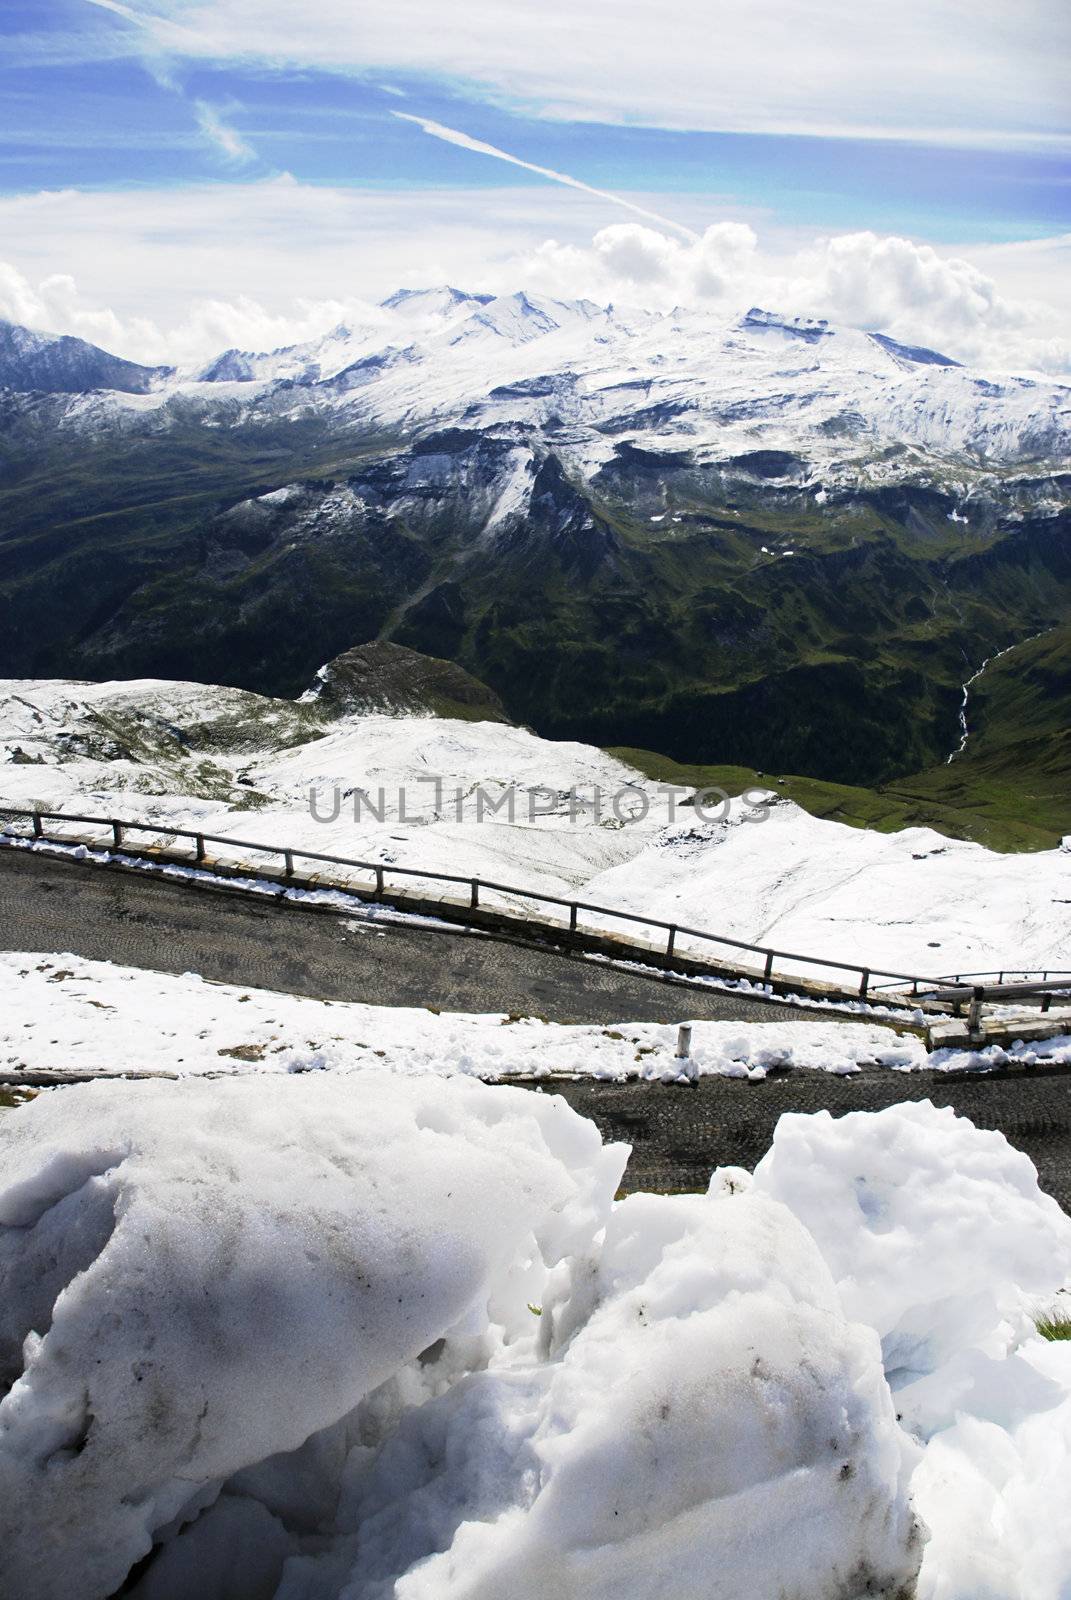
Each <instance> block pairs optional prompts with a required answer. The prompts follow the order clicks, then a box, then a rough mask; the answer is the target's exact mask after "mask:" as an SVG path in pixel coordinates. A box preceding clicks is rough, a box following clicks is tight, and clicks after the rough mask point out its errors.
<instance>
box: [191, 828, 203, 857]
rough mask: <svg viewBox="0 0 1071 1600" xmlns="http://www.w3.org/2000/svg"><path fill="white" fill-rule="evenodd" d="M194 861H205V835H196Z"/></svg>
mask: <svg viewBox="0 0 1071 1600" xmlns="http://www.w3.org/2000/svg"><path fill="white" fill-rule="evenodd" d="M193 842H194V851H195V854H194V860H195V861H203V860H204V858H205V836H204V834H203V833H198V834H195V835H194V841H193Z"/></svg>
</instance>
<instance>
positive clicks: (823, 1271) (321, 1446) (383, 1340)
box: [0, 1072, 921, 1600]
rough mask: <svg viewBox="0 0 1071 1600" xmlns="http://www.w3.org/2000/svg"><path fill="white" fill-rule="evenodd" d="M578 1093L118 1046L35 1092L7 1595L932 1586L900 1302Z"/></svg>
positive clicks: (775, 1213) (737, 1191)
mask: <svg viewBox="0 0 1071 1600" xmlns="http://www.w3.org/2000/svg"><path fill="white" fill-rule="evenodd" d="M625 1154H626V1152H625V1149H624V1147H621V1146H607V1147H604V1146H603V1145H602V1144H601V1141H600V1139H599V1136H598V1133H597V1131H596V1130H595V1128H594V1127H593V1126H592V1125H591V1124H590V1123H587V1122H585V1121H584V1120H583V1119H582V1118H580V1117H578V1116H577V1115H576V1114H575V1113H573V1112H572V1111H571V1110H570V1109H569V1108H568V1106H567V1105H566V1104H565V1103H564V1101H562V1100H560V1099H559V1098H557V1097H553V1096H550V1095H541V1094H537V1093H530V1092H527V1091H524V1090H520V1089H502V1088H495V1089H492V1088H488V1087H486V1086H484V1085H482V1084H479V1083H475V1082H469V1081H458V1080H454V1081H451V1082H443V1081H441V1080H438V1079H434V1078H432V1077H430V1076H425V1077H421V1078H419V1079H403V1078H399V1077H397V1076H393V1075H390V1074H386V1073H375V1072H368V1073H355V1074H351V1075H348V1076H347V1077H345V1078H333V1077H329V1076H327V1075H320V1074H317V1075H303V1076H300V1077H286V1076H279V1077H267V1076H260V1077H257V1078H256V1079H249V1080H242V1079H221V1080H205V1079H186V1080H182V1081H179V1082H170V1083H164V1082H145V1083H134V1084H132V1083H114V1082H113V1083H109V1082H104V1081H101V1082H97V1083H93V1084H88V1085H79V1086H74V1087H70V1088H67V1089H64V1090H62V1091H60V1092H57V1093H53V1094H49V1095H44V1096H41V1097H39V1098H38V1099H37V1100H35V1101H33V1102H31V1103H29V1104H27V1105H25V1106H22V1107H20V1108H18V1109H17V1110H14V1111H9V1112H5V1113H3V1114H2V1115H0V1172H2V1174H3V1176H2V1180H0V1364H2V1371H0V1378H2V1385H0V1392H3V1391H4V1390H6V1394H5V1397H4V1399H3V1401H2V1402H0V1505H3V1506H4V1508H5V1519H4V1520H5V1522H6V1524H7V1526H6V1531H5V1534H4V1544H3V1554H4V1575H3V1576H2V1577H0V1594H2V1595H3V1596H4V1600H15V1597H16V1596H17V1597H18V1600H59V1597H60V1596H63V1597H64V1600H71V1597H74V1596H77V1597H78V1600H104V1597H106V1596H108V1595H110V1594H112V1593H113V1592H114V1591H115V1590H116V1589H117V1588H118V1587H119V1586H120V1585H121V1584H122V1583H123V1582H124V1580H125V1578H126V1575H127V1573H128V1572H129V1570H130V1569H131V1567H132V1566H133V1565H134V1564H135V1563H137V1562H139V1561H140V1560H141V1559H142V1558H143V1557H145V1556H146V1555H147V1554H149V1552H150V1551H151V1550H153V1547H154V1546H156V1547H158V1548H157V1550H156V1553H155V1555H154V1556H153V1557H152V1558H151V1559H150V1561H149V1562H148V1563H147V1565H146V1567H145V1568H144V1570H143V1572H141V1573H140V1575H138V1576H137V1579H136V1581H135V1582H134V1585H133V1587H132V1589H131V1590H129V1591H128V1592H129V1593H131V1594H132V1595H134V1596H136V1597H137V1600H170V1597H177V1596H180V1595H181V1596H187V1597H188V1596H190V1595H192V1594H194V1593H196V1594H197V1595H198V1597H199V1600H268V1597H271V1596H277V1597H278V1600H299V1597H300V1600H329V1597H330V1600H335V1597H341V1596H345V1597H346V1600H431V1597H432V1596H434V1597H435V1600H503V1597H504V1596H507V1595H508V1596H509V1597H510V1600H552V1597H553V1600H611V1596H612V1597H614V1600H621V1597H624V1596H631V1597H636V1600H639V1597H643V1600H670V1597H672V1600H722V1597H724V1600H730V1597H732V1600H736V1597H738V1596H739V1595H741V1594H754V1595H772V1594H777V1593H790V1594H791V1595H792V1596H793V1597H794V1600H812V1597H813V1600H830V1597H832V1596H834V1595H835V1596H837V1597H838V1600H857V1597H858V1600H861V1597H862V1596H863V1595H864V1594H865V1595H870V1596H885V1597H886V1600H892V1597H894V1596H895V1597H897V1600H900V1597H903V1596H908V1595H910V1594H912V1593H913V1592H914V1585H915V1579H916V1575H917V1571H918V1567H919V1561H920V1555H921V1535H920V1531H919V1527H918V1524H917V1521H916V1519H915V1516H914V1514H913V1511H912V1508H911V1505H910V1501H909V1496H908V1487H907V1485H908V1478H909V1474H910V1470H911V1468H912V1467H913V1465H914V1461H915V1457H916V1454H917V1452H916V1450H915V1447H914V1446H913V1445H911V1444H910V1443H909V1441H908V1440H907V1438H906V1436H905V1435H904V1434H903V1433H902V1432H901V1430H900V1429H899V1427H898V1426H897V1422H896V1418H895V1415H894V1412H893V1407H892V1400H891V1396H890V1394H889V1390H888V1387H887V1385H886V1384H885V1381H884V1378H883V1374H882V1368H881V1356H880V1346H879V1341H878V1338H877V1335H876V1334H875V1332H874V1331H873V1330H872V1329H870V1328H867V1327H864V1326H861V1325H860V1324H857V1323H852V1322H849V1321H848V1320H847V1319H846V1317H845V1315H844V1313H843V1311H842V1309H841V1302H840V1298H839V1295H838V1292H837V1289H836V1287H835V1285H834V1282H833V1277H832V1275H831V1273H830V1271H829V1269H828V1267H827V1266H826V1265H825V1264H824V1262H823V1260H822V1257H821V1254H820V1253H819V1250H818V1248H817V1247H816V1245H815V1244H814V1242H813V1240H812V1239H811V1238H810V1236H809V1235H808V1233H807V1232H806V1230H805V1229H804V1227H803V1226H802V1225H801V1224H800V1223H799V1222H798V1221H797V1220H796V1219H795V1218H794V1217H793V1216H792V1215H791V1214H790V1212H789V1211H787V1210H786V1209H785V1207H784V1206H782V1205H781V1204H779V1203H778V1202H777V1201H776V1200H774V1199H771V1198H770V1197H769V1196H767V1195H765V1194H762V1193H760V1192H758V1191H757V1190H756V1189H753V1188H752V1187H751V1186H750V1185H749V1184H748V1183H747V1181H746V1179H745V1178H743V1177H742V1176H741V1177H735V1176H734V1175H733V1174H732V1173H731V1172H729V1173H723V1174H716V1175H715V1179H714V1180H713V1181H712V1186H711V1192H710V1193H709V1194H708V1195H705V1196H704V1195H694V1196H679V1197H672V1198H671V1197H656V1196H649V1195H645V1196H637V1197H634V1198H632V1199H630V1200H627V1201H625V1202H623V1203H621V1204H619V1205H616V1206H615V1204H614V1201H613V1196H614V1193H615V1190H616V1188H617V1185H618V1182H619V1179H620V1175H621V1171H622V1168H623V1164H624V1159H625Z"/></svg>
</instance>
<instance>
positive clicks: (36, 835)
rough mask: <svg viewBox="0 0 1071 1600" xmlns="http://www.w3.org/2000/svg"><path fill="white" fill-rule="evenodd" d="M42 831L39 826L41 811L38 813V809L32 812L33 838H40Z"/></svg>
mask: <svg viewBox="0 0 1071 1600" xmlns="http://www.w3.org/2000/svg"><path fill="white" fill-rule="evenodd" d="M43 832H44V829H43V828H42V826H41V813H40V811H35V812H34V814H33V836H34V838H35V839H40V837H41V835H42V833H43Z"/></svg>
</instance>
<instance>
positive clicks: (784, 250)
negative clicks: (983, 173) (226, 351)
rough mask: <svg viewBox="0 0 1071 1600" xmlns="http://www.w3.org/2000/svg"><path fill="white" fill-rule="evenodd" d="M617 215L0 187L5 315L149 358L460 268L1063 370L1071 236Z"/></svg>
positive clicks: (565, 293)
mask: <svg viewBox="0 0 1071 1600" xmlns="http://www.w3.org/2000/svg"><path fill="white" fill-rule="evenodd" d="M650 198H651V201H652V205H656V204H657V203H658V201H659V199H660V198H661V197H658V196H651V197H650ZM704 209H708V210H709V206H708V205H707V203H706V202H704ZM604 216H605V206H604V204H603V203H601V202H599V201H597V200H596V198H595V197H594V196H588V195H586V194H582V193H575V192H572V191H569V190H561V189H554V190H541V189H523V190H522V189H508V188H506V189H500V190H489V191H482V192H481V195H480V204H479V206H474V204H473V197H472V194H471V192H468V191H456V192H449V191H438V192H435V193H433V194H428V193H427V192H423V191H422V192H418V193H410V194H385V193H382V192H371V191H360V190H352V189H330V188H325V187H320V186H314V185H306V184H301V183H298V182H296V181H295V180H294V179H293V178H288V177H283V178H277V179H272V180H267V181H263V182H259V183H231V184H204V185H200V186H196V187H193V188H189V189H184V190H160V191H155V192H153V191H138V192H136V193H116V192H112V193H90V192H73V191H68V192H62V193H46V194H38V195H31V196H7V197H0V237H3V239H4V240H5V246H4V253H5V255H6V256H7V258H8V261H9V265H8V266H7V267H6V268H4V269H0V316H5V317H8V318H10V319H11V320H13V321H16V322H22V323H26V324H28V325H29V326H32V327H37V328H44V329H51V330H53V331H56V332H70V333H76V334H78V335H80V336H81V337H83V338H87V339H92V340H94V341H95V342H97V343H99V344H102V345H104V346H106V347H107V348H109V349H112V350H115V351H116V352H117V353H118V354H121V355H128V356H131V357H134V358H136V359H139V360H143V361H177V362H187V361H193V360H200V359H204V358H207V357H208V356H210V355H212V354H213V353H215V352H216V351H218V350H221V349H223V348H226V347H227V346H229V345H238V346H240V347H242V348H246V349H248V348H255V349H269V348H274V347H275V346H277V345H280V344H285V343H289V342H291V341H293V340H298V339H304V338H310V337H312V336H313V335H315V334H316V333H319V332H322V331H323V330H325V329H326V328H328V327H330V326H332V325H333V324H334V323H337V322H339V321H342V320H345V319H346V318H347V317H349V318H356V319H359V320H364V319H365V318H366V317H367V316H368V315H369V314H370V313H369V303H370V302H373V301H375V300H377V299H379V298H380V297H382V296H383V295H385V294H386V293H388V292H389V291H390V290H392V289H394V288H396V287H398V286H400V285H403V286H410V287H412V286H421V285H427V284H435V283H443V282H453V283H456V284H460V285H461V286H462V287H466V288H474V289H486V290H491V291H494V292H502V291H511V290H513V289H517V288H521V287H525V288H529V289H531V290H536V291H540V292H543V293H548V294H553V295H557V296H561V297H563V298H575V297H578V296H582V295H583V296H588V297H590V298H592V299H594V300H598V301H600V302H603V303H605V302H607V301H611V300H614V301H617V302H618V303H622V304H625V305H629V304H633V305H646V306H650V307H653V308H656V309H668V308H670V307H672V306H674V305H677V304H682V305H690V306H698V307H704V306H705V307H712V308H716V309H718V310H720V311H725V312H731V311H734V310H736V309H743V308H745V307H746V306H748V305H750V304H759V305H765V306H767V307H770V308H772V309H775V310H779V311H783V312H786V313H789V314H805V315H812V316H825V317H828V318H829V319H830V320H831V321H834V322H843V323H848V324H850V325H853V326H856V327H862V328H868V329H872V330H878V329H881V330H883V331H885V332H888V333H891V334H892V335H893V336H894V337H896V338H901V339H904V340H906V341H908V342H916V343H923V344H929V345H933V346H935V347H937V348H938V349H943V350H945V351H946V352H947V353H948V354H950V355H952V356H955V357H958V358H959V359H961V360H965V361H968V362H970V363H973V364H976V365H979V366H982V367H987V366H988V367H991V368H994V369H996V370H1013V371H1014V370H1041V371H1047V372H1052V373H1066V372H1068V371H1071V294H1068V292H1067V288H1066V281H1063V282H1062V281H1061V274H1062V273H1065V272H1066V266H1067V256H1068V248H1069V241H1068V239H1067V238H1061V239H1054V240H1051V241H1047V242H1046V241H1036V242H1034V243H1032V244H1030V245H1028V246H1027V245H1023V246H1001V247H986V248H984V249H981V250H978V249H976V250H975V251H974V252H973V259H967V257H966V255H965V254H964V253H963V252H961V251H950V252H944V251H939V250H937V249H935V248H933V247H931V246H929V245H925V244H919V243H916V242H913V241H911V240H907V239H897V238H888V237H882V236H879V235H877V234H874V233H854V234H843V235H838V236H835V237H832V238H826V239H815V238H813V237H811V238H801V237H800V236H799V235H798V234H786V233H784V232H783V231H780V232H779V231H778V230H776V229H774V228H772V227H770V226H768V225H767V224H766V223H765V222H764V221H763V219H761V218H759V217H757V216H756V217H753V218H752V219H751V221H741V220H738V219H735V218H731V217H728V216H723V217H722V218H720V219H719V220H718V221H716V222H714V223H712V224H711V225H710V226H708V227H707V228H706V229H705V231H704V232H703V233H702V235H701V236H699V237H697V238H696V239H694V240H684V239H679V238H675V237H672V236H671V235H670V234H668V233H665V232H663V231H661V230H660V229H656V228H653V227H648V226H645V225H644V224H641V223H639V222H631V221H630V222H621V223H614V224H612V225H611V226H609V227H605V226H604V227H600V226H599V223H600V222H601V221H602V220H603V218H604ZM552 235H553V236H552ZM551 236H552V237H551ZM75 263H76V264H77V286H76V284H75V282H74V280H73V279H72V277H71V276H70V271H71V267H72V264H75ZM1004 268H1006V269H1007V272H1008V275H1009V276H1008V282H1007V284H1005V282H1004V280H1003V276H1002V272H1003V269H1004ZM1050 288H1051V290H1052V293H1051V294H1050V293H1048V292H1047V291H1048V290H1049V289H1050Z"/></svg>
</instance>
